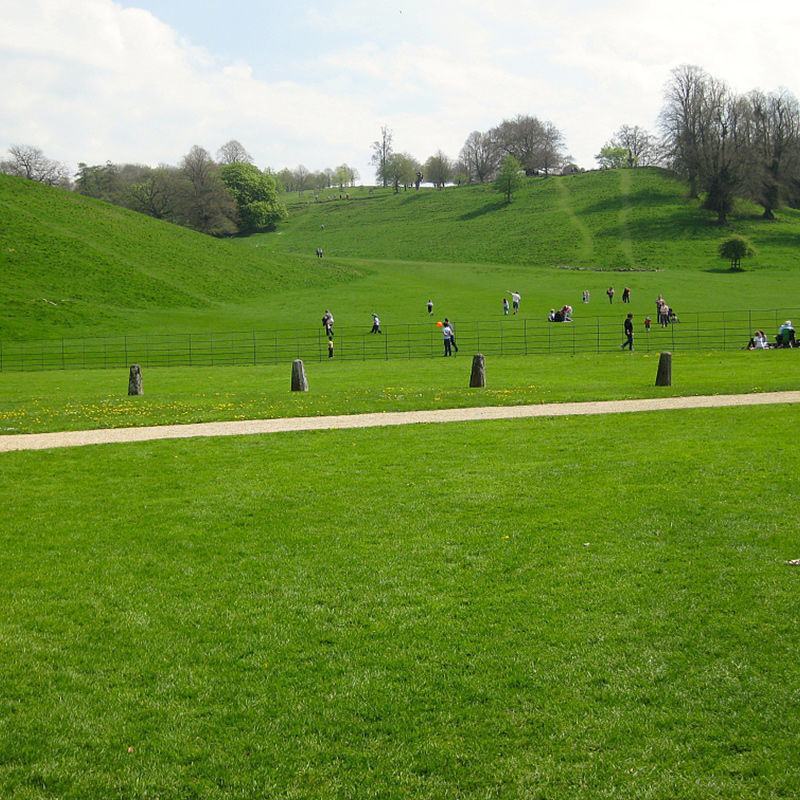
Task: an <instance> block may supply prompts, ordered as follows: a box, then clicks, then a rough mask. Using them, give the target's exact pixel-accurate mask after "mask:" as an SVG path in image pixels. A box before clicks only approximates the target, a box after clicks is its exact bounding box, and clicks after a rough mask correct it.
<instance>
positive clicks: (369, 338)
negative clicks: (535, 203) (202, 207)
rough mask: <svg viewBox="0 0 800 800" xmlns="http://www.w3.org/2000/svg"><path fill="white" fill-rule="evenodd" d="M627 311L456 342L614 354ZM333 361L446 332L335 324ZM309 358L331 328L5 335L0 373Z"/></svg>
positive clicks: (412, 349)
mask: <svg viewBox="0 0 800 800" xmlns="http://www.w3.org/2000/svg"><path fill="white" fill-rule="evenodd" d="M623 309H624V307H623V308H621V309H620V312H621V313H620V314H619V315H618V316H615V317H614V318H611V317H594V318H585V317H581V316H580V311H581V309H580V308H579V309H578V312H579V316H578V318H577V319H576V320H575V321H574V322H563V323H558V322H552V323H551V322H544V321H540V320H534V319H530V318H523V317H514V316H510V317H502V318H500V319H496V320H492V321H480V322H477V321H475V322H471V321H455V323H454V328H455V334H456V343H457V345H458V347H459V349H461V350H463V351H464V352H466V353H477V352H481V353H483V354H484V355H492V356H495V355H533V354H548V353H560V354H578V353H604V352H611V351H613V350H616V349H618V348H619V347H620V345H621V343H622V341H623V340H624V335H623V331H622V320H623V318H624V313H623ZM797 317H800V310H799V309H797V308H782V309H781V308H778V309H769V310H748V311H716V312H703V313H689V314H681V316H680V321H679V322H674V323H672V324H670V325H669V326H667V327H661V326H659V325H658V321H657V320H656V318H655V315H653V326H652V329H651V331H650V332H649V333H647V332H645V330H644V326H643V319H644V315H641V314H638V315H637V317H636V318H635V320H634V322H635V348H636V349H637V350H639V351H658V350H738V349H742V348H743V347H745V346H746V345H747V342H748V340H749V338H750V336H751V335H752V333H753V331H754V330H756V329H757V328H762V329H763V330H765V331H766V332H767V334H768V335H769V338H770V340H774V336H775V333H776V332H777V329H778V326H779V325H780V324H781V323H782V322H783V321H784V320H786V319H792V318H797ZM334 346H335V349H334V357H335V359H336V360H339V361H342V360H345V361H363V360H372V359H380V360H389V359H397V358H407V359H408V358H431V357H435V356H441V355H442V353H443V344H442V333H441V329H440V328H438V327H436V325H435V324H434V323H432V322H427V323H412V324H401V325H397V324H395V325H386V326H384V327H383V333H382V334H371V333H369V328H368V327H367V326H365V327H363V328H362V327H358V328H355V327H352V326H350V327H336V328H335V336H334ZM295 358H302V359H303V360H305V361H315V360H316V361H324V360H326V359H327V358H328V342H327V338H326V336H325V332H324V331H323V330H322V329H321V328H320V329H319V330H317V331H314V330H299V331H289V330H272V331H267V330H262V331H248V332H228V333H185V334H136V335H127V336H106V337H97V338H81V339H76V338H63V339H44V340H35V341H11V340H6V341H0V371H7V372H12V371H34V370H54V369H104V368H119V367H127V366H128V365H129V364H133V363H138V364H141V365H142V366H144V367H178V366H181V367H183V366H233V365H245V364H277V363H280V362H285V361H290V360H292V359H295Z"/></svg>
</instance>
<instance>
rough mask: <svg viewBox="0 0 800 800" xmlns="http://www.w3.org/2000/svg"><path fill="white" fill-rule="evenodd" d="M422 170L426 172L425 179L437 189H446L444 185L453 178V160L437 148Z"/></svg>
mask: <svg viewBox="0 0 800 800" xmlns="http://www.w3.org/2000/svg"><path fill="white" fill-rule="evenodd" d="M422 170H423V172H424V173H425V179H426V180H428V181H430V182H431V183H432V184H433V185H434V186H435V187H436V188H437V189H444V185H445V184H446V183H449V182H450V181H451V180H452V178H453V162H452V161H451V160H450V159H449V158H448V157H447V156H446V155H445V154H444V153H443V152H442V151H441V150H437V151H436V153H435V154H434V155H432V156H431V157H430V158H429V159H428V160H427V161H426V162H425V166H424V167H423V168H422Z"/></svg>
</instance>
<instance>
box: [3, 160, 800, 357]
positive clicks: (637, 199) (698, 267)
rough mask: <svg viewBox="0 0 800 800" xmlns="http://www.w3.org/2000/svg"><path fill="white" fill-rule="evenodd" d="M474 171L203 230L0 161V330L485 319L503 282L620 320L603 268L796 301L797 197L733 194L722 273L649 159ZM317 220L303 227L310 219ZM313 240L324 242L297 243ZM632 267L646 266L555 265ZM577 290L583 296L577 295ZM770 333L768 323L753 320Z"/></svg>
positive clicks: (731, 294) (640, 294)
mask: <svg viewBox="0 0 800 800" xmlns="http://www.w3.org/2000/svg"><path fill="white" fill-rule="evenodd" d="M495 202H496V201H495V198H494V195H493V194H492V193H491V190H490V188H489V187H481V186H467V187H459V188H452V189H447V190H445V191H440V192H436V191H434V190H428V191H421V192H420V193H415V192H411V193H405V194H401V195H400V196H394V195H393V194H391V192H388V193H387V192H383V191H382V190H379V191H377V192H376V193H375V194H374V195H373V196H369V195H368V194H367V195H364V194H363V193H361V194H358V193H356V194H354V196H353V198H352V199H351V200H349V201H347V200H342V201H339V200H335V201H329V202H324V203H319V204H315V203H306V204H303V205H295V206H294V207H293V208H292V215H291V217H290V219H289V220H288V221H287V222H286V223H285V225H282V226H281V227H280V229H279V231H278V232H277V233H273V234H264V235H258V236H253V237H249V238H242V239H236V240H227V241H219V240H215V239H211V238H209V237H206V236H202V235H200V234H198V233H194V232H192V231H188V230H185V229H181V228H178V227H176V226H173V225H169V224H167V223H163V222H159V221H156V220H152V219H150V218H148V217H144V216H142V215H137V214H135V213H133V212H130V211H126V210H125V209H121V208H117V207H114V206H110V205H108V204H105V203H102V202H100V201H95V200H91V199H88V198H85V197H81V196H78V195H74V194H70V193H67V192H64V191H61V190H56V189H49V188H47V187H42V186H39V185H37V184H34V183H32V182H30V181H24V180H22V179H15V178H10V177H7V176H0V212H2V215H3V222H2V225H0V293H2V295H3V298H4V309H3V310H4V313H3V315H2V317H1V318H0V342H2V341H3V340H6V342H7V341H8V340H14V339H16V340H21V339H25V340H30V339H40V338H47V339H56V340H59V339H60V338H61V337H69V338H74V337H81V336H122V335H124V334H126V335H131V336H137V335H141V334H143V333H148V334H160V333H176V332H180V333H195V334H206V333H208V332H212V331H213V332H227V331H246V332H250V331H253V330H259V331H263V330H270V331H272V330H281V331H283V333H282V336H284V337H291V336H293V335H295V334H297V333H300V334H302V335H306V334H309V333H310V334H311V335H316V334H317V332H318V331H319V329H320V318H321V316H322V311H323V310H324V309H325V308H330V309H332V310H333V311H334V314H335V316H336V320H337V324H338V325H340V326H350V327H352V328H360V329H368V328H369V325H370V323H371V318H370V314H371V312H373V311H375V312H377V313H378V314H379V315H380V316H381V319H382V321H383V323H384V324H385V325H406V324H415V323H428V322H429V320H428V317H427V314H426V313H425V302H426V301H427V300H428V298H432V299H433V300H434V302H435V317H436V318H437V319H441V318H443V317H444V316H449V317H450V318H451V319H455V320H456V322H461V323H462V324H463V323H464V322H466V321H474V320H495V319H498V318H499V316H500V313H501V305H500V301H501V298H502V296H503V294H504V293H505V292H507V291H508V290H511V289H519V290H520V291H521V292H522V295H523V302H522V315H523V316H525V317H527V318H530V319H534V320H537V321H541V320H543V319H544V318H545V315H546V312H547V310H548V309H549V308H551V307H560V306H561V305H564V304H565V303H569V304H571V305H573V306H574V307H575V309H576V315H577V317H579V318H584V319H587V318H588V319H594V318H595V317H596V316H601V317H606V318H609V319H614V320H621V315H622V314H623V311H624V310H627V309H623V307H622V306H621V305H619V303H617V304H616V305H615V306H614V307H610V306H609V305H608V304H607V303H606V302H605V297H604V291H605V289H606V287H607V286H608V285H609V284H613V285H615V287H616V289H617V300H619V298H620V295H621V289H622V287H623V286H624V285H628V286H630V287H631V288H632V289H633V303H632V304H631V306H630V310H631V311H633V313H635V314H636V315H637V316H638V317H640V318H641V317H642V316H643V315H644V314H652V313H653V310H654V300H655V297H656V296H657V295H658V294H659V293H663V294H664V295H665V296H666V297H667V299H668V301H669V302H670V303H671V304H672V305H673V306H674V307H675V308H677V309H678V311H679V312H680V313H688V312H694V311H699V312H704V311H706V310H709V309H710V310H731V309H736V310H739V309H750V308H755V309H772V308H777V307H781V308H785V307H795V308H796V307H798V306H800V270H798V269H796V267H797V253H798V244H799V243H800V214H799V213H798V212H797V211H792V210H783V211H781V213H780V215H779V219H778V220H777V221H776V222H772V223H770V222H765V221H762V220H759V219H757V218H756V217H755V211H754V209H752V208H749V207H747V206H743V207H742V209H741V215H740V216H739V217H734V223H733V226H732V230H737V231H739V232H743V233H746V234H747V235H748V236H750V237H751V238H752V239H753V241H754V242H755V244H756V245H757V247H758V251H759V255H758V257H757V258H756V259H755V260H754V261H753V263H752V268H749V269H748V271H747V272H744V273H742V274H729V273H727V272H725V271H724V269H725V264H724V263H723V262H720V261H719V260H718V259H717V258H716V255H715V245H716V242H717V241H718V240H719V238H720V236H721V235H723V233H725V232H723V231H720V229H718V228H717V227H715V226H714V225H712V224H710V222H709V220H708V216H707V215H706V213H705V212H703V211H701V210H699V209H698V208H697V206H696V204H695V203H693V202H690V201H688V200H686V198H685V187H683V186H682V185H681V184H680V183H679V182H678V181H675V180H674V179H672V178H670V177H669V176H668V175H667V174H666V173H663V172H661V171H658V170H636V171H634V172H628V171H623V172H621V173H618V172H612V171H609V172H598V173H589V174H586V175H580V176H574V177H569V178H566V177H565V178H548V179H530V180H529V181H528V182H527V183H526V186H525V188H524V190H523V191H522V192H521V193H520V195H519V196H518V198H517V199H516V200H515V202H514V203H512V204H511V206H509V207H508V208H506V207H497V208H495V207H494V205H493V204H495ZM323 224H324V225H325V229H324V230H322V229H321V227H320V226H321V225H323ZM319 245H322V246H324V247H325V249H326V252H327V253H328V256H327V257H326V258H325V259H324V260H322V261H320V260H319V259H316V258H314V256H313V251H314V249H315V248H316V247H317V246H319ZM631 265H633V266H634V267H635V268H637V269H638V268H641V269H646V270H660V271H657V272H656V271H647V272H621V273H617V272H611V273H608V272H603V271H599V272H598V271H575V270H565V269H559V268H558V267H559V266H570V267H596V268H599V269H601V270H602V269H608V268H615V267H621V268H628V267H630V266H631ZM583 289H590V290H591V292H592V296H593V299H592V303H591V304H590V305H589V306H588V307H583V306H582V305H581V303H580V294H581V292H582V290H583ZM770 333H772V331H770Z"/></svg>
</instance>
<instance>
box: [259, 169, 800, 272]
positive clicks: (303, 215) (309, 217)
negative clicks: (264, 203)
mask: <svg viewBox="0 0 800 800" xmlns="http://www.w3.org/2000/svg"><path fill="white" fill-rule="evenodd" d="M348 195H349V196H341V197H340V193H339V192H338V191H335V192H330V193H328V194H327V196H326V195H325V194H324V193H323V194H322V195H321V196H320V201H319V202H315V201H314V199H313V197H311V196H310V193H306V194H305V195H304V198H297V196H296V195H295V196H294V198H293V200H294V202H293V203H290V204H291V216H290V219H289V220H288V221H287V222H286V223H285V224H283V225H282V226H281V227H280V230H279V234H278V235H276V234H262V235H259V236H255V237H251V239H250V240H248V242H247V243H249V244H259V245H261V246H266V247H268V248H270V249H271V250H280V251H282V252H305V253H307V252H310V251H313V249H314V247H316V246H318V245H319V244H322V246H324V247H325V248H326V252H327V253H329V254H330V255H333V256H340V257H354V258H380V259H399V260H412V261H413V260H427V261H447V262H452V263H458V262H461V263H475V262H482V263H495V264H526V265H533V266H541V267H564V266H567V267H570V266H574V267H585V268H597V269H648V270H650V269H661V268H690V269H691V268H694V269H709V268H714V267H718V268H724V264H721V263H720V262H719V261H718V260H717V254H716V245H717V243H718V242H719V240H720V239H721V238H722V237H723V236H727V235H729V233H730V232H732V231H733V232H737V233H742V234H744V235H746V236H748V237H749V238H751V239H752V240H753V242H754V243H755V245H756V248H757V249H758V252H759V256H758V260H757V261H754V262H753V265H754V266H768V267H781V266H790V265H792V263H793V260H794V258H795V253H796V248H797V246H798V244H800V212H798V211H797V210H792V209H782V210H781V211H780V213H779V219H778V220H777V221H775V222H774V223H773V222H768V221H765V220H762V219H761V218H760V210H759V209H758V208H757V207H756V206H753V205H751V204H749V203H746V202H744V201H742V202H740V203H739V205H738V207H737V213H736V214H735V215H734V216H733V217H732V219H731V224H730V226H729V227H726V228H724V229H721V228H720V227H718V226H717V225H716V224H714V215H713V214H710V213H709V212H705V211H703V210H702V209H701V208H700V206H699V202H698V201H696V200H690V199H689V198H688V197H687V187H686V185H685V184H684V183H683V182H682V181H680V180H678V179H676V178H675V177H674V176H673V175H672V174H671V173H669V172H667V171H665V170H661V169H656V168H643V169H633V170H629V169H624V170H602V171H594V172H587V173H583V174H578V175H570V176H563V177H562V176H551V177H539V178H528V179H526V181H525V183H524V185H523V187H522V188H521V189H520V190H519V191H518V192H517V193H516V194H515V195H514V199H513V202H512V203H510V204H506V203H505V201H504V199H503V198H502V197H501V196H500V195H499V194H498V193H497V192H496V191H494V190H493V189H492V187H491V186H486V185H481V186H461V187H449V188H447V189H444V190H439V191H437V190H434V189H423V190H420V191H418V192H417V191H414V190H413V189H412V190H409V191H407V192H402V191H401V192H400V193H399V194H394V193H393V192H392V191H391V190H385V189H376V190H372V191H371V192H369V191H366V190H355V191H354V190H350V192H348ZM287 200H288V198H287Z"/></svg>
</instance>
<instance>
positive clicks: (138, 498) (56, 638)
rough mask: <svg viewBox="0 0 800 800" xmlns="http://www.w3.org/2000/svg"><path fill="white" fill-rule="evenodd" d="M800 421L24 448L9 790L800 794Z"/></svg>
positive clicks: (1, 536)
mask: <svg viewBox="0 0 800 800" xmlns="http://www.w3.org/2000/svg"><path fill="white" fill-rule="evenodd" d="M798 424H800V410H798V408H796V407H789V408H780V407H768V408H759V409H726V410H709V411H693V412H670V413H666V414H647V415H633V416H627V415H626V416H625V417H624V418H623V417H609V418H606V419H603V420H602V424H600V423H599V421H598V420H597V419H588V418H586V419H576V418H573V419H556V420H531V421H526V422H513V423H510V422H502V423H483V424H470V425H463V424H457V425H447V426H421V427H419V428H414V429H403V430H380V429H374V430H363V431H347V432H345V431H341V432H325V433H314V434H297V435H295V434H288V435H282V436H277V437H253V438H244V439H232V440H204V441H185V442H162V443H153V444H147V445H134V446H126V445H125V446H104V447H99V448H84V449H79V450H74V451H51V452H42V453H17V454H9V455H7V456H5V457H4V458H3V459H2V461H3V466H2V469H3V477H4V480H3V481H2V482H0V503H2V507H3V509H4V515H3V517H4V524H3V526H2V527H1V528H0V721H1V722H0V796H2V797H4V798H13V799H14V800H46V799H49V798H55V797H58V798H60V800H79V799H80V800H83V798H87V797H115V798H124V799H125V800H133V799H134V798H136V799H137V800H144V798H156V797H158V798H161V800H173V798H174V799H177V798H201V797H202V798H226V799H227V798H248V800H249V798H253V797H270V798H287V799H288V798H314V799H315V800H324V799H325V798H401V797H417V798H437V799H439V798H457V797H458V798H563V797H581V798H611V797H613V798H632V799H633V798H635V799H636V800H641V799H642V798H663V800H667V799H668V798H669V799H670V800H671V799H672V798H697V800H709V798H733V797H735V798H737V799H739V800H741V799H744V798H779V797H787V798H788V797H793V796H794V795H795V794H796V787H797V785H798V781H800V766H799V765H798V761H797V758H796V753H797V750H798V747H800V717H798V715H797V714H795V713H793V709H794V708H795V707H796V705H797V702H798V690H797V686H798V683H799V682H800V662H799V661H798V659H797V658H796V653H797V650H798V647H800V630H799V629H798V626H797V625H796V615H797V593H798V589H799V588H800V584H798V581H800V570H796V569H793V568H790V567H787V566H785V564H784V563H783V562H784V561H785V560H786V559H789V558H797V557H798V556H800V534H798V531H800V513H799V511H798V509H800V504H798V502H797V500H798V498H797V491H796V487H795V482H794V480H793V478H792V477H791V476H794V475H796V474H797V473H798V470H800V455H799V454H798V449H797V448H796V447H795V446H794V443H793V437H794V433H795V431H796V430H797V426H798Z"/></svg>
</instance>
